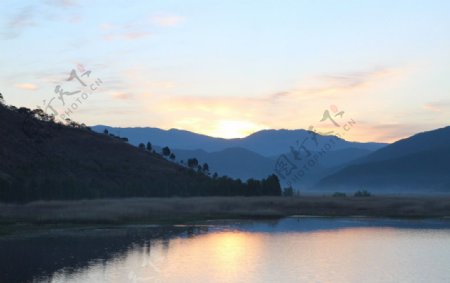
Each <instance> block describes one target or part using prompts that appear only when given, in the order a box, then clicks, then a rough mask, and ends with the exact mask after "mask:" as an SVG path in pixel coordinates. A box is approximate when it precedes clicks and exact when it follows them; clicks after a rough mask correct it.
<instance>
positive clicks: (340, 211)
mask: <svg viewBox="0 0 450 283" xmlns="http://www.w3.org/2000/svg"><path fill="white" fill-rule="evenodd" d="M291 216H301V217H352V218H353V217H367V218H399V219H402V218H409V219H414V218H435V219H449V218H450V196H445V197H443V196H428V197H417V196H371V197H332V196H299V197H193V198H130V199H94V200H76V201H37V202H31V203H27V204H5V203H0V236H2V235H10V234H15V233H22V232H30V231H47V230H52V229H65V228H81V227H86V228H89V227H92V228H97V227H105V226H109V227H111V226H124V225H177V224H178V225H181V224H192V223H195V222H201V221H206V220H223V219H230V220H232V219H279V218H284V217H291Z"/></svg>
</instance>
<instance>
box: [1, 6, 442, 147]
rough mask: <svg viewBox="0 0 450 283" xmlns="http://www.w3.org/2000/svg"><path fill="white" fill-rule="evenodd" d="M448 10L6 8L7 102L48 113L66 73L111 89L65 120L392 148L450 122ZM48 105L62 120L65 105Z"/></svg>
mask: <svg viewBox="0 0 450 283" xmlns="http://www.w3.org/2000/svg"><path fill="white" fill-rule="evenodd" d="M449 10H450V2H448V1H437V0H434V1H419V0H414V1H405V0H403V1H395V2H392V1H385V0H384V1H370V2H369V1H364V2H363V3H362V1H345V2H336V1H283V2H279V1H258V2H253V3H250V2H242V1H226V2H225V1H207V2H206V1H190V2H189V4H186V2H184V1H179V0H178V1H175V0H173V1H133V2H130V1H114V3H112V2H108V1H96V2H95V3H91V2H90V1H82V0H80V1H76V0H48V1H39V2H35V1H12V0H7V1H2V3H1V4H0V11H1V12H0V14H1V17H0V40H1V41H2V47H1V52H0V62H1V65H0V78H1V89H0V92H1V93H2V94H3V96H4V97H5V100H6V102H7V103H8V104H11V105H15V106H17V107H21V106H25V107H30V108H36V107H37V106H40V107H43V108H44V103H48V102H49V101H50V100H51V99H52V98H54V97H55V88H56V87H57V86H60V87H61V88H62V89H64V91H72V92H73V91H76V90H79V89H80V87H79V86H80V85H79V84H78V85H77V84H76V81H75V80H72V81H67V79H68V77H69V74H70V72H71V70H77V71H78V72H79V73H80V74H81V73H82V72H80V71H83V70H86V71H87V70H89V71H91V73H90V74H89V78H88V77H87V76H84V77H83V79H86V80H90V81H94V80H96V79H100V80H101V82H102V84H101V85H99V86H98V89H96V90H95V91H92V94H90V96H89V98H88V99H86V100H84V101H83V103H82V104H80V105H78V106H77V109H76V110H74V111H73V113H70V118H71V119H73V120H75V121H79V122H82V123H85V124H87V125H98V124H102V125H108V126H117V127H158V128H162V129H170V128H177V129H183V130H188V131H192V132H196V133H199V134H205V135H209V136H214V137H222V138H241V137H245V136H248V135H250V134H252V133H254V132H257V131H259V130H263V129H308V128H309V127H310V126H314V127H315V128H317V129H318V130H320V131H322V132H324V131H326V130H327V129H330V125H329V124H325V123H321V122H320V120H321V118H322V115H323V113H324V111H325V110H329V111H331V110H330V109H331V108H330V107H336V108H338V109H339V110H340V111H344V112H345V114H344V115H343V116H342V117H341V118H340V121H341V122H342V123H345V122H346V121H348V120H350V119H352V120H354V121H356V126H355V127H353V128H352V130H351V131H349V132H348V135H347V136H346V137H344V138H345V139H346V140H351V141H362V142H369V141H373V142H393V141H396V140H398V139H401V138H404V137H407V136H410V135H413V134H415V133H417V132H423V131H427V130H431V129H435V128H440V127H444V126H447V125H448V123H449V121H450V80H448V75H449V74H450V55H449V52H448V50H450V37H449V36H448V35H449V34H450V19H449V18H448V11H449ZM74 98H75V96H67V97H66V101H65V102H67V104H66V105H62V103H61V102H62V101H60V100H58V99H55V100H54V101H53V103H54V107H55V109H57V111H58V113H63V112H64V110H65V109H67V107H70V105H71V100H73V99H74Z"/></svg>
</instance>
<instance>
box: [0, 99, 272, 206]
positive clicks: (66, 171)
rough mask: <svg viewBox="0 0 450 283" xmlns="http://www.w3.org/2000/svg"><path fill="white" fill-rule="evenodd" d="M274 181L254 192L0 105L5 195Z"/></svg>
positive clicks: (265, 190) (125, 192)
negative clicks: (249, 187) (253, 183)
mask: <svg viewBox="0 0 450 283" xmlns="http://www.w3.org/2000/svg"><path fill="white" fill-rule="evenodd" d="M275 183H278V181H277V180H276V177H273V176H272V177H270V178H268V179H266V180H263V181H262V182H259V183H258V184H256V186H253V187H254V189H253V190H252V191H249V190H248V187H247V184H245V183H242V182H240V181H236V180H231V179H230V178H219V179H217V180H213V179H211V178H209V177H207V176H205V175H204V174H201V173H197V172H195V171H194V170H191V169H188V168H185V167H182V166H180V165H177V164H175V163H172V162H169V161H167V160H165V159H164V158H162V157H160V156H159V155H157V154H153V153H150V152H148V151H145V150H142V149H138V148H136V147H135V146H132V145H130V144H128V143H126V142H125V141H123V140H121V139H118V138H115V137H111V136H108V135H104V134H99V133H95V132H93V131H90V130H89V129H88V128H86V127H84V126H80V125H78V124H76V123H71V126H64V125H61V124H57V123H55V122H52V121H51V119H50V117H48V116H45V115H42V112H41V113H40V112H36V111H31V110H29V109H26V108H20V109H16V108H14V107H5V106H3V105H0V201H29V200H37V199H81V198H99V197H137V196H175V195H176V196H195V195H261V194H279V185H278V187H277V186H276V184H275ZM272 189H273V190H272Z"/></svg>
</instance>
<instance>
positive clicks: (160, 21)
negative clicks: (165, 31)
mask: <svg viewBox="0 0 450 283" xmlns="http://www.w3.org/2000/svg"><path fill="white" fill-rule="evenodd" d="M152 22H153V23H155V24H156V25H158V26H163V27H174V26H178V25H180V24H181V23H183V22H184V18H183V17H181V16H176V15H158V16H154V17H152Z"/></svg>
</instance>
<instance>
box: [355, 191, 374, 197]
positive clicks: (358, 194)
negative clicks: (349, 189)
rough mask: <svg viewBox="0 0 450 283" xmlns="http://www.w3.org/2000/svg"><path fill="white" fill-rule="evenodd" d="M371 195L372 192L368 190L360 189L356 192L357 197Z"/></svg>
mask: <svg viewBox="0 0 450 283" xmlns="http://www.w3.org/2000/svg"><path fill="white" fill-rule="evenodd" d="M371 195H372V194H371V193H370V192H368V191H366V190H362V191H361V190H360V191H357V192H356V193H355V194H354V196H355V197H370V196H371Z"/></svg>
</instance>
